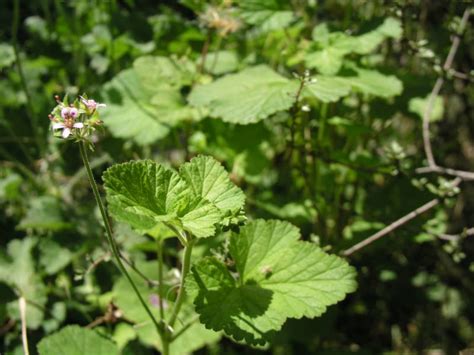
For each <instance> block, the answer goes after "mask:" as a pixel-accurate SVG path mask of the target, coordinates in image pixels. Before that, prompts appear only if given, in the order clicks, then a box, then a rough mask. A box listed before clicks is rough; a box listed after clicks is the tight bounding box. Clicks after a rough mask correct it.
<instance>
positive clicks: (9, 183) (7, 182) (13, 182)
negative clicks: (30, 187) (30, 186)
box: [0, 172, 23, 201]
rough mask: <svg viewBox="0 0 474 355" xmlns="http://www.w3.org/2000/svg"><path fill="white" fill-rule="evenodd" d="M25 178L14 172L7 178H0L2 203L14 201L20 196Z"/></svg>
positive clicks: (0, 198)
mask: <svg viewBox="0 0 474 355" xmlns="http://www.w3.org/2000/svg"><path fill="white" fill-rule="evenodd" d="M22 182H23V178H22V177H21V176H20V175H18V174H16V173H13V172H9V173H8V174H7V175H6V176H5V177H3V178H0V201H1V200H7V201H8V200H14V199H16V198H17V197H19V196H20V187H21V184H22Z"/></svg>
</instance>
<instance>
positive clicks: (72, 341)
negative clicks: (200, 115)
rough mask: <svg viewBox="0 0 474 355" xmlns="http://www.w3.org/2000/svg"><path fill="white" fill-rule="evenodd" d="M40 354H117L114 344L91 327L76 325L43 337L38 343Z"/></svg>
mask: <svg viewBox="0 0 474 355" xmlns="http://www.w3.org/2000/svg"><path fill="white" fill-rule="evenodd" d="M38 352H39V354H40V355H65V354H67V355H84V354H94V355H114V354H116V355H119V351H118V349H117V347H116V345H115V344H114V343H113V342H111V341H110V340H108V339H106V338H104V337H103V336H101V335H99V334H98V333H96V332H95V331H93V330H91V329H86V328H81V327H79V326H77V325H70V326H67V327H64V328H63V329H61V330H60V331H59V332H57V333H54V334H52V335H50V336H48V337H46V338H43V339H42V340H41V341H40V342H39V344H38Z"/></svg>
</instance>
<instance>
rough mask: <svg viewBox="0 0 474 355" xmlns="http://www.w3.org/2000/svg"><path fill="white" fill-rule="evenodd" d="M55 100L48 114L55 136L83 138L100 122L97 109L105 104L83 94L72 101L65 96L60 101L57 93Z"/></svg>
mask: <svg viewBox="0 0 474 355" xmlns="http://www.w3.org/2000/svg"><path fill="white" fill-rule="evenodd" d="M55 100H56V102H57V105H56V107H55V108H54V109H53V111H52V112H51V114H50V115H49V116H48V117H49V119H50V120H51V128H52V130H53V132H54V134H55V136H58V137H61V138H63V139H68V138H75V139H79V140H84V139H86V138H87V137H89V136H90V135H91V134H92V132H93V131H94V130H95V128H96V127H97V126H100V125H101V124H102V121H101V120H100V119H99V111H98V109H99V108H100V107H105V106H106V105H105V104H100V103H97V102H96V101H95V100H92V99H88V98H87V97H86V96H85V95H84V96H79V98H78V99H75V100H74V101H73V102H72V103H69V102H68V99H67V97H66V98H64V100H62V101H61V99H60V98H59V96H57V95H56V96H55Z"/></svg>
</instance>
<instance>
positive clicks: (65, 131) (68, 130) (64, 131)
mask: <svg viewBox="0 0 474 355" xmlns="http://www.w3.org/2000/svg"><path fill="white" fill-rule="evenodd" d="M70 134H71V129H70V128H64V130H63V134H62V136H63V138H67V137H69V135H70Z"/></svg>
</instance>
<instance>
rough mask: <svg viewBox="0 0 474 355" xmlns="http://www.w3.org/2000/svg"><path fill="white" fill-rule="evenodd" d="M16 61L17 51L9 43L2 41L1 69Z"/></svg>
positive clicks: (0, 50) (0, 52)
mask: <svg viewBox="0 0 474 355" xmlns="http://www.w3.org/2000/svg"><path fill="white" fill-rule="evenodd" d="M13 62H15V51H14V50H13V47H12V46H11V45H9V44H8V43H0V69H3V68H6V67H9V66H10V65H12V64H13Z"/></svg>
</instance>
